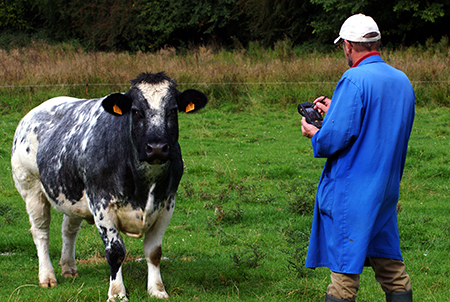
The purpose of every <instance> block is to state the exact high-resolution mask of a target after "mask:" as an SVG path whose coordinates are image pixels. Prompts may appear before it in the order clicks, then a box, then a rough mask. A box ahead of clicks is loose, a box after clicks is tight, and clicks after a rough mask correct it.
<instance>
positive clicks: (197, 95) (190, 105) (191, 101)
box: [177, 89, 208, 113]
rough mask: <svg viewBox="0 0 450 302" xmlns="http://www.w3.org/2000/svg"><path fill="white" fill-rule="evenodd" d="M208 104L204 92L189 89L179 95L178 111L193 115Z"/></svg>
mask: <svg viewBox="0 0 450 302" xmlns="http://www.w3.org/2000/svg"><path fill="white" fill-rule="evenodd" d="M206 103H208V98H207V97H206V95H205V94H204V93H203V92H200V91H198V90H195V89H188V90H185V91H183V92H182V93H180V94H178V96H177V104H178V110H179V111H183V112H186V113H192V112H195V111H197V110H200V109H202V108H203V107H205V106H206Z"/></svg>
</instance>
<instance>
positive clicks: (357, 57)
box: [351, 50, 380, 68]
mask: <svg viewBox="0 0 450 302" xmlns="http://www.w3.org/2000/svg"><path fill="white" fill-rule="evenodd" d="M375 55H380V53H379V52H378V51H376V50H374V51H364V52H357V53H355V54H354V57H353V60H354V61H353V62H355V63H353V65H352V67H351V68H353V67H356V66H358V65H359V63H361V62H362V61H364V60H365V59H367V58H368V57H371V56H375Z"/></svg>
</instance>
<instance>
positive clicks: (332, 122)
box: [311, 77, 364, 158]
mask: <svg viewBox="0 0 450 302" xmlns="http://www.w3.org/2000/svg"><path fill="white" fill-rule="evenodd" d="M362 97H363V96H362V91H361V89H360V88H359V87H358V86H357V85H356V84H355V83H354V82H353V81H351V80H350V79H348V78H346V77H343V78H342V79H341V80H340V81H339V83H338V84H337V86H336V89H335V91H334V94H333V98H332V102H331V105H330V108H329V110H328V112H327V115H326V116H325V118H324V121H323V124H322V128H321V129H320V130H319V131H318V132H316V134H315V135H314V136H313V137H312V139H311V142H312V146H313V150H314V157H326V158H328V157H332V156H333V155H335V154H336V153H337V152H339V151H342V150H344V149H346V148H347V147H348V146H350V145H351V144H352V143H353V142H354V141H355V140H356V139H357V138H358V136H359V133H360V130H361V124H362V121H363V119H364V107H363V103H362V99H363V98H362Z"/></svg>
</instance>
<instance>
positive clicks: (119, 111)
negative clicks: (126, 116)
mask: <svg viewBox="0 0 450 302" xmlns="http://www.w3.org/2000/svg"><path fill="white" fill-rule="evenodd" d="M113 111H114V112H115V113H117V114H118V115H122V110H120V108H119V106H117V105H116V104H114V106H113Z"/></svg>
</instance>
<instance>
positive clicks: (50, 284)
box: [39, 278, 58, 288]
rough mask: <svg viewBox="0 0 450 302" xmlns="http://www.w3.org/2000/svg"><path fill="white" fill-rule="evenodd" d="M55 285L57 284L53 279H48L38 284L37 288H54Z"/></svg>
mask: <svg viewBox="0 0 450 302" xmlns="http://www.w3.org/2000/svg"><path fill="white" fill-rule="evenodd" d="M56 285H58V282H56V279H54V278H49V279H48V280H46V281H45V282H39V286H40V287H44V288H48V287H55V286H56Z"/></svg>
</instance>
